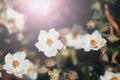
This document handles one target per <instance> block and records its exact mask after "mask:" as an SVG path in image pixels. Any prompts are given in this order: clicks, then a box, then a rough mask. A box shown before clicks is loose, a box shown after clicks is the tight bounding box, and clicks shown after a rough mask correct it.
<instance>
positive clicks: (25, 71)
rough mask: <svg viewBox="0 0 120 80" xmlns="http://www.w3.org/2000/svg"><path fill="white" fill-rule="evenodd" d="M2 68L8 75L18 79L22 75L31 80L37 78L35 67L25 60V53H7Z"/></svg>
mask: <svg viewBox="0 0 120 80" xmlns="http://www.w3.org/2000/svg"><path fill="white" fill-rule="evenodd" d="M3 68H4V69H5V70H6V72H7V73H8V74H14V75H15V76H17V77H19V78H22V77H23V75H26V76H28V78H30V79H32V80H36V78H37V71H36V66H35V65H34V64H33V63H32V62H31V61H29V60H28V59H26V53H25V52H24V51H20V52H16V53H14V54H10V53H8V54H7V55H6V56H5V64H4V65H3Z"/></svg>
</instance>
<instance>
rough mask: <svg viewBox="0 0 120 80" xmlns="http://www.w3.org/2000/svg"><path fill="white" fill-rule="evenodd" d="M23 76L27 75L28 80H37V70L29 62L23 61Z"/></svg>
mask: <svg viewBox="0 0 120 80" xmlns="http://www.w3.org/2000/svg"><path fill="white" fill-rule="evenodd" d="M24 66H25V67H24V74H25V75H27V76H28V77H29V78H30V79H32V80H36V79H37V75H38V74H37V71H36V70H37V69H36V66H35V65H33V63H32V62H30V61H29V60H25V65H24Z"/></svg>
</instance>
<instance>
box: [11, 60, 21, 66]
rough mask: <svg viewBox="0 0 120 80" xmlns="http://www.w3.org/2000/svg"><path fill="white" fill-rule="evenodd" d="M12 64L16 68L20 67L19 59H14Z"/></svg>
mask: <svg viewBox="0 0 120 80" xmlns="http://www.w3.org/2000/svg"><path fill="white" fill-rule="evenodd" d="M12 65H13V67H14V68H17V67H19V65H20V62H19V61H18V60H13V62H12Z"/></svg>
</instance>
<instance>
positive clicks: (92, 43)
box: [82, 31, 106, 51]
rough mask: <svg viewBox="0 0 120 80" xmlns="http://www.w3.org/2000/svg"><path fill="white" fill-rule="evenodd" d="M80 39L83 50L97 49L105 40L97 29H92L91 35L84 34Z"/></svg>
mask: <svg viewBox="0 0 120 80" xmlns="http://www.w3.org/2000/svg"><path fill="white" fill-rule="evenodd" d="M82 41H83V48H84V50H85V51H90V50H99V49H100V48H102V47H103V46H104V45H105V43H106V40H105V39H104V38H102V36H101V34H100V33H99V32H98V31H94V32H93V33H92V34H91V35H90V34H86V35H84V37H83V40H82Z"/></svg>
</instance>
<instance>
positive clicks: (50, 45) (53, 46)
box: [35, 28, 63, 57]
mask: <svg viewBox="0 0 120 80" xmlns="http://www.w3.org/2000/svg"><path fill="white" fill-rule="evenodd" d="M58 38H59V33H58V32H57V31H55V29H53V28H52V29H50V30H49V31H48V32H46V31H44V30H41V31H40V34H39V36H38V42H37V43H36V44H35V46H36V47H37V48H38V49H39V51H42V52H44V54H45V55H46V56H47V57H51V56H55V55H56V54H57V52H58V51H57V49H59V50H60V49H61V48H62V47H63V44H62V42H61V41H60V40H59V39H58Z"/></svg>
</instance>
